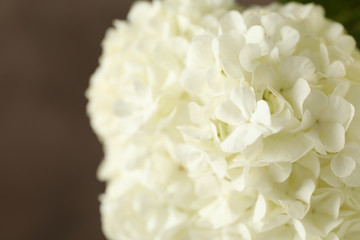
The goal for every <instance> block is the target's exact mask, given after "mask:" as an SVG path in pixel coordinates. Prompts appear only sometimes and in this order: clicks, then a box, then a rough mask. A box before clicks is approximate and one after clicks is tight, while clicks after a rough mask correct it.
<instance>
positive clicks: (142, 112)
mask: <svg viewBox="0 0 360 240" xmlns="http://www.w3.org/2000/svg"><path fill="white" fill-rule="evenodd" d="M359 96H360V54H359V51H358V50H357V49H356V46H355V41H354V39H353V38H352V37H351V36H349V35H347V34H346V32H345V30H344V28H343V26H342V25H341V24H339V23H336V22H333V21H331V20H329V19H326V18H325V17H324V10H323V8H322V7H321V6H318V5H314V4H305V5H303V4H298V3H289V4H286V5H280V4H271V5H269V6H264V7H250V8H247V9H244V8H242V7H240V6H238V5H237V4H236V2H234V1H232V0H196V1H193V0H154V1H153V2H137V3H135V4H134V6H133V7H132V8H131V11H130V13H129V15H128V19H127V20H126V21H116V22H115V24H114V28H111V29H110V30H109V31H108V32H107V35H106V37H105V40H104V42H103V55H102V57H101V59H100V66H99V67H98V69H97V70H96V72H95V73H94V75H93V76H92V78H91V81H90V87H89V89H88V91H87V97H88V99H89V104H88V108H87V110H88V113H89V115H90V120H91V125H92V127H93V129H94V131H95V132H96V134H97V135H98V137H99V139H100V140H101V142H102V144H103V146H104V152H105V157H104V160H103V162H102V164H101V166H100V168H99V173H98V176H99V178H100V179H101V180H104V181H106V182H107V189H106V191H105V193H104V194H103V195H102V196H101V216H102V222H103V230H104V233H105V235H106V237H107V238H108V239H113V240H199V239H209V240H215V239H221V240H230V239H231V240H242V239H246V240H261V239H274V240H275V239H276V240H278V239H284V240H289V239H295V240H296V239H299V240H313V239H326V240H335V239H354V240H355V239H358V238H359V235H360V230H359V229H360V97H359Z"/></svg>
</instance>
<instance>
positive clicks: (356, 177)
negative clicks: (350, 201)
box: [341, 165, 360, 187]
mask: <svg viewBox="0 0 360 240" xmlns="http://www.w3.org/2000/svg"><path fill="white" fill-rule="evenodd" d="M341 180H342V181H343V182H344V183H346V185H348V186H349V187H360V166H359V165H358V166H356V168H355V169H354V171H353V172H352V173H351V174H350V176H348V177H345V178H342V179H341Z"/></svg>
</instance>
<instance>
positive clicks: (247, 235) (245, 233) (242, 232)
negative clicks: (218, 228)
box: [236, 223, 252, 240]
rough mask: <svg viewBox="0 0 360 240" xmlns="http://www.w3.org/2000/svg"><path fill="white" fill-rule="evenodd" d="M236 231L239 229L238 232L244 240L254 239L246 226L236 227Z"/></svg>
mask: <svg viewBox="0 0 360 240" xmlns="http://www.w3.org/2000/svg"><path fill="white" fill-rule="evenodd" d="M236 229H237V231H236V232H237V233H238V234H240V235H241V239H242V240H251V239H252V237H251V233H250V231H249V229H248V228H247V227H246V225H244V224H241V223H240V224H238V225H237V226H236Z"/></svg>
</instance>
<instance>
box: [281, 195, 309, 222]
mask: <svg viewBox="0 0 360 240" xmlns="http://www.w3.org/2000/svg"><path fill="white" fill-rule="evenodd" d="M279 203H280V204H281V206H282V207H283V208H284V209H285V211H286V213H287V214H288V215H289V216H290V217H292V218H296V219H302V218H304V216H305V215H306V212H307V210H308V207H307V205H305V204H304V203H303V202H301V201H297V200H279Z"/></svg>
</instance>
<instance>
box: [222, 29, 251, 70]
mask: <svg viewBox="0 0 360 240" xmlns="http://www.w3.org/2000/svg"><path fill="white" fill-rule="evenodd" d="M244 44H245V39H244V38H243V37H242V35H241V34H240V33H239V32H229V33H226V34H223V35H221V36H220V37H219V48H220V49H219V51H220V56H221V57H222V58H224V59H227V60H230V61H232V62H237V63H238V64H239V65H240V62H239V53H240V50H241V48H242V47H243V46H244Z"/></svg>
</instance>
